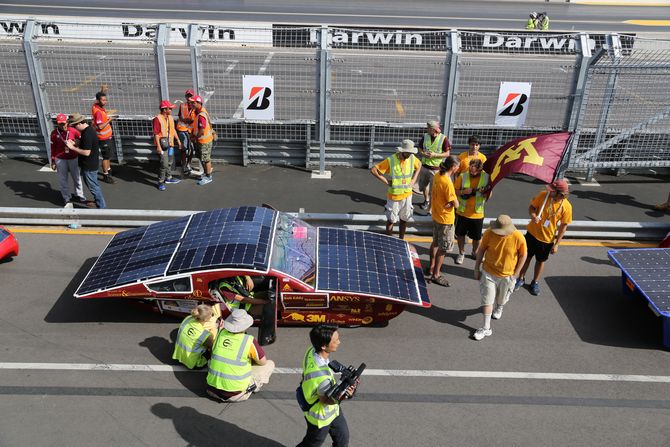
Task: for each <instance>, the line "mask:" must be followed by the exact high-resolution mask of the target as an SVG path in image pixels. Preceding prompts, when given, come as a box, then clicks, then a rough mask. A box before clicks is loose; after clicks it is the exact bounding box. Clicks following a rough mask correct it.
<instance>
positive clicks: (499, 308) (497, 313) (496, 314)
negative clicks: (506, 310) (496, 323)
mask: <svg viewBox="0 0 670 447" xmlns="http://www.w3.org/2000/svg"><path fill="white" fill-rule="evenodd" d="M502 313H503V306H496V308H495V309H493V313H492V314H491V318H493V319H494V320H500V317H502Z"/></svg>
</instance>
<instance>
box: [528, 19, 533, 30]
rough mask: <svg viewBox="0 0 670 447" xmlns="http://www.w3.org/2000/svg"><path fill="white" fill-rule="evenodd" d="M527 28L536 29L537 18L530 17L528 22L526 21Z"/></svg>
mask: <svg viewBox="0 0 670 447" xmlns="http://www.w3.org/2000/svg"><path fill="white" fill-rule="evenodd" d="M526 29H535V19H528V22H526Z"/></svg>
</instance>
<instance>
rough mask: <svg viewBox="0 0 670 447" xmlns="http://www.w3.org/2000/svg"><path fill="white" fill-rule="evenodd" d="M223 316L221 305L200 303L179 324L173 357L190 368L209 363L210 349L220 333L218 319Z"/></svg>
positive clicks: (200, 366)
mask: <svg viewBox="0 0 670 447" xmlns="http://www.w3.org/2000/svg"><path fill="white" fill-rule="evenodd" d="M220 317H221V306H220V305H219V304H215V305H214V306H210V305H208V304H199V305H198V306H196V307H195V308H194V309H193V310H192V311H191V315H189V316H188V317H186V318H184V320H183V321H182V322H181V325H180V326H179V332H178V333H177V341H175V344H174V352H173V353H172V359H174V360H177V361H179V362H180V363H182V364H183V365H184V366H186V367H187V368H189V369H193V368H202V367H203V366H205V365H206V364H207V359H208V358H209V355H208V354H207V352H208V351H211V350H212V345H213V342H214V339H215V338H216V335H217V333H218V326H217V320H218V319H219V318H220Z"/></svg>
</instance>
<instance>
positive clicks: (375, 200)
mask: <svg viewBox="0 0 670 447" xmlns="http://www.w3.org/2000/svg"><path fill="white" fill-rule="evenodd" d="M326 192H327V193H328V194H335V195H339V196H349V198H350V199H351V201H352V202H356V203H361V202H363V203H371V204H373V205H379V206H382V207H383V206H384V205H386V200H384V199H383V198H381V197H377V196H371V195H369V194H365V193H362V192H359V191H350V190H348V189H329V190H327V191H326Z"/></svg>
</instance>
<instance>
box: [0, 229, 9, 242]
mask: <svg viewBox="0 0 670 447" xmlns="http://www.w3.org/2000/svg"><path fill="white" fill-rule="evenodd" d="M8 237H9V231H7V230H5V229H4V228H0V242H2V241H4V240H5V239H7V238H8Z"/></svg>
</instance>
